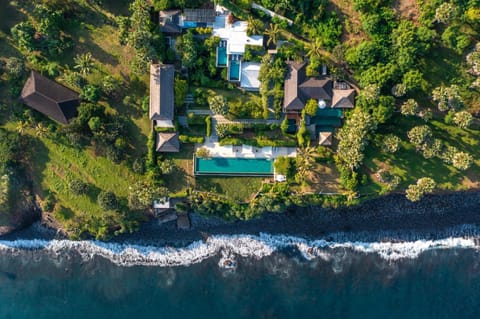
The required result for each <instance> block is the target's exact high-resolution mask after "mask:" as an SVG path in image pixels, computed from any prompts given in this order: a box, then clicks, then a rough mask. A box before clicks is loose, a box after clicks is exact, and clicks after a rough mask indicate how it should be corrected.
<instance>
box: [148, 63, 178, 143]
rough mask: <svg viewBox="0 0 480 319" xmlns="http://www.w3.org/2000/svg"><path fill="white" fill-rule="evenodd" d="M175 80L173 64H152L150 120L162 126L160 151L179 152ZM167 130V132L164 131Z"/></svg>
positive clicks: (158, 140) (157, 125)
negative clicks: (174, 122) (175, 124)
mask: <svg viewBox="0 0 480 319" xmlns="http://www.w3.org/2000/svg"><path fill="white" fill-rule="evenodd" d="M174 80H175V69H174V66H173V65H166V64H152V65H150V112H149V115H150V120H152V122H153V124H154V126H156V127H158V128H161V129H162V132H157V136H156V140H157V143H156V150H157V151H158V152H178V151H179V148H180V142H179V140H178V133H176V132H170V130H172V131H173V130H174V127H175V126H174V124H173V119H174V113H175V108H174ZM163 131H165V132H163Z"/></svg>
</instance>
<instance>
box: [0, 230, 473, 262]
mask: <svg viewBox="0 0 480 319" xmlns="http://www.w3.org/2000/svg"><path fill="white" fill-rule="evenodd" d="M285 248H296V249H298V251H299V252H300V253H301V254H302V256H303V257H304V258H305V259H307V260H312V259H321V260H325V261H329V260H330V259H332V254H331V253H335V252H340V251H346V250H352V251H356V252H360V253H366V254H369V253H375V254H378V255H379V256H381V257H382V258H383V259H386V260H399V259H404V258H416V257H418V256H419V255H420V254H421V253H423V252H425V251H427V250H431V249H448V248H474V249H479V248H480V246H478V245H477V243H476V241H475V240H474V239H473V238H467V237H447V238H444V239H438V240H412V241H402V242H367V241H331V240H328V241H327V240H326V239H317V240H307V239H305V238H300V237H294V236H286V235H270V234H265V233H262V234H260V235H259V236H253V235H231V236H226V235H215V236H210V237H209V238H208V239H207V240H206V241H197V242H194V243H192V244H190V245H188V246H186V247H183V248H174V247H156V246H148V245H131V244H120V243H105V242H99V241H69V240H51V241H47V240H14V241H0V252H1V251H4V252H5V251H8V252H12V253H19V252H21V251H22V250H35V251H37V250H40V251H46V252H49V253H53V254H55V255H61V254H69V253H70V252H73V251H74V252H76V253H78V254H79V255H80V256H81V257H82V258H83V259H84V260H90V259H92V258H93V257H95V256H100V257H104V258H107V259H109V260H110V261H112V262H113V263H115V264H118V265H124V266H134V265H151V266H181V265H191V264H195V263H199V262H202V261H204V260H205V259H208V258H210V257H213V256H216V255H219V254H221V255H222V256H224V255H225V256H226V255H228V256H242V257H250V258H257V259H260V258H263V257H266V256H269V255H271V254H272V253H273V252H275V251H278V250H281V249H285ZM337 255H338V254H337ZM337 257H338V256H337Z"/></svg>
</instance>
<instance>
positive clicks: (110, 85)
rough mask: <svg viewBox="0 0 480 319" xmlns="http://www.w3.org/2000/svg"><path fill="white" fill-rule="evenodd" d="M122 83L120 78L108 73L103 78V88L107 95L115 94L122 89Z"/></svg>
mask: <svg viewBox="0 0 480 319" xmlns="http://www.w3.org/2000/svg"><path fill="white" fill-rule="evenodd" d="M120 84H121V82H120V80H118V79H117V78H115V77H113V76H112V75H107V76H106V77H104V78H103V81H102V90H103V92H104V93H105V94H107V95H114V94H115V93H116V92H118V90H119V89H120Z"/></svg>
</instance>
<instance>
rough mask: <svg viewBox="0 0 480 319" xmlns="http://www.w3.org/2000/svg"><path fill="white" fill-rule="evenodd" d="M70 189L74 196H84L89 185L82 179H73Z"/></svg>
mask: <svg viewBox="0 0 480 319" xmlns="http://www.w3.org/2000/svg"><path fill="white" fill-rule="evenodd" d="M68 188H69V189H70V191H71V192H72V194H73V195H83V194H85V193H87V191H88V184H87V183H85V182H84V181H82V180H80V179H72V180H71V181H70V183H69V185H68Z"/></svg>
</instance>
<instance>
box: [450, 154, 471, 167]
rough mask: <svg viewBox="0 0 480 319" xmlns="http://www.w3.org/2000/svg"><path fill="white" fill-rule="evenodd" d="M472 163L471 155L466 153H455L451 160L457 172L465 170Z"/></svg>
mask: <svg viewBox="0 0 480 319" xmlns="http://www.w3.org/2000/svg"><path fill="white" fill-rule="evenodd" d="M472 163H473V157H472V155H470V154H468V153H466V152H456V153H455V154H454V155H453V158H452V165H453V167H455V168H458V169H459V170H462V171H464V170H467V169H468V168H470V166H471V165H472Z"/></svg>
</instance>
